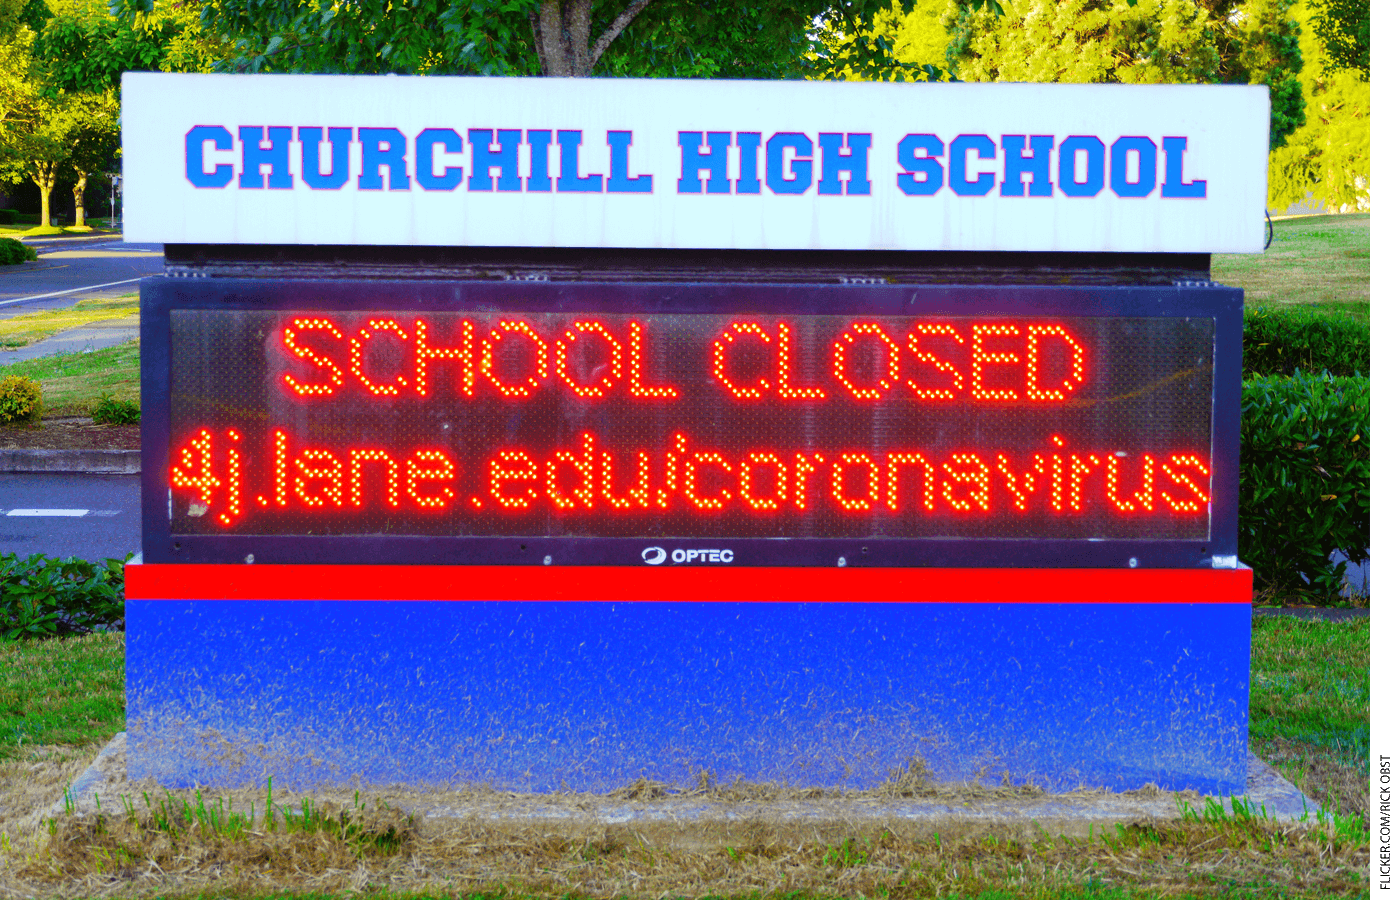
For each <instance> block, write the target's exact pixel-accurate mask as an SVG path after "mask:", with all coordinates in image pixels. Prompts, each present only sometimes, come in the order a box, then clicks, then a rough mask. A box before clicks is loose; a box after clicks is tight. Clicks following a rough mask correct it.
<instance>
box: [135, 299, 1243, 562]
mask: <svg viewBox="0 0 1400 900" xmlns="http://www.w3.org/2000/svg"><path fill="white" fill-rule="evenodd" d="M141 296H142V300H141V304H142V316H141V323H142V325H141V328H142V331H141V340H142V375H141V378H142V398H143V413H144V414H143V416H142V443H143V447H144V448H145V449H144V457H143V463H144V464H143V475H142V478H143V492H142V495H143V511H142V517H143V525H142V530H143V551H144V559H145V561H146V562H150V563H164V562H185V563H236V562H246V561H256V562H257V563H265V564H291V563H322V564H460V565H522V564H525V565H529V564H542V563H545V561H546V560H548V563H549V564H553V565H608V566H633V565H643V551H644V550H645V549H647V548H648V547H652V546H655V545H657V544H658V543H662V544H664V545H665V549H666V550H667V551H672V550H675V549H680V550H686V549H702V548H711V547H715V546H718V545H722V546H723V547H724V548H726V549H728V550H732V551H733V556H732V560H733V563H732V564H733V565H736V566H836V565H850V566H881V567H978V568H1006V567H1017V568H1021V567H1042V568H1121V567H1133V566H1137V567H1143V568H1211V567H1224V566H1231V565H1233V564H1234V557H1235V555H1236V546H1237V538H1236V534H1237V521H1238V493H1237V485H1238V479H1239V422H1240V395H1241V382H1240V377H1239V373H1240V370H1241V350H1240V347H1241V333H1242V324H1243V292H1242V291H1240V290H1238V289H1235V288H1225V287H1221V286H1219V285H1213V284H1208V283H1200V282H1197V283H1193V284H1190V285H1179V286H1163V285H1154V286H1102V285H1100V286H1045V285H1024V284H1021V285H987V284H964V285H948V284H941V285H910V284H898V285H888V284H886V285H867V284H856V285H830V284H827V285H813V284H787V285H784V284H772V283H769V284H765V285H762V286H761V287H760V286H755V285H753V284H742V283H735V282H728V283H726V282H718V283H716V282H709V283H693V282H692V283H678V282H669V283H645V282H630V283H626V284H618V283H610V284H609V283H599V282H567V283H564V282H560V283H551V282H503V281H445V280H381V279H374V280H368V279H367V280H342V279H336V280H329V279H328V280H296V279H275V280H252V279H241V278H218V279H202V278H170V277H164V278H156V279H151V280H148V281H147V282H145V283H144V284H143V286H142V295H141ZM292 309H296V310H308V311H317V310H319V311H326V312H346V311H356V310H363V311H377V310H385V309H394V310H402V311H409V312H412V311H422V312H433V311H451V312H460V313H500V312H519V313H529V312H536V313H543V312H580V313H582V312H592V313H600V314H604V313H620V314H637V315H646V314H661V313H665V314H736V315H742V314H748V315H757V314H762V315H795V316H803V315H833V314H838V315H852V316H899V317H908V316H948V317H952V316H963V317H966V316H975V317H980V316H989V317H990V316H1026V317H1039V316H1075V317H1141V318H1152V317H1202V318H1211V319H1213V320H1214V340H1215V350H1214V353H1215V358H1214V376H1215V380H1214V385H1213V391H1212V416H1211V466H1210V469H1211V480H1212V485H1213V488H1212V491H1211V497H1212V505H1211V513H1210V533H1209V537H1208V538H1206V539H1203V540H1199V541H1184V540H1140V539H1134V540H1118V539H1044V538H1036V539H1021V538H714V537H707V538H684V537H670V538H665V539H660V540H659V539H658V538H655V537H638V538H613V537H528V538H520V537H478V536H472V537H459V536H408V535H336V536H326V535H240V534H219V535H184V534H179V535H177V534H173V533H172V527H171V526H172V523H171V507H170V504H169V503H168V502H167V497H168V491H169V486H168V480H167V479H168V473H169V470H170V465H171V459H170V452H171V434H170V430H171V395H170V391H171V375H172V363H173V360H172V354H171V313H172V311H175V310H196V311H198V310H208V311H214V310H292ZM717 542H720V543H717Z"/></svg>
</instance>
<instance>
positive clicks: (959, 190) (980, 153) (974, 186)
mask: <svg viewBox="0 0 1400 900" xmlns="http://www.w3.org/2000/svg"><path fill="white" fill-rule="evenodd" d="M973 150H976V151H977V158H978V159H996V158H997V145H996V144H995V143H993V142H992V139H991V138H989V137H987V136H986V135H985V134H960V135H958V136H957V137H955V138H953V146H952V147H950V148H949V150H948V186H949V187H950V188H952V189H953V193H955V194H957V195H958V196H959V197H984V196H986V195H987V194H988V193H990V192H991V190H992V187H993V185H995V184H996V183H997V177H996V176H995V175H993V174H992V173H991V172H983V173H982V174H980V175H978V176H977V178H976V180H971V181H970V180H968V177H967V154H968V153H969V152H970V151H973Z"/></svg>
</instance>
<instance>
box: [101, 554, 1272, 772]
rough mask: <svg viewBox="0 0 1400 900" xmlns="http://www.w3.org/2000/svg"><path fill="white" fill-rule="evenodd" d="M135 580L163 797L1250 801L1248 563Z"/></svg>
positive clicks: (132, 741) (134, 734) (246, 572)
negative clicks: (709, 794)
mask: <svg viewBox="0 0 1400 900" xmlns="http://www.w3.org/2000/svg"><path fill="white" fill-rule="evenodd" d="M128 572H129V575H128V599H127V717H128V772H129V775H130V776H131V777H132V778H147V777H150V778H154V779H156V780H157V781H158V782H159V783H161V784H163V785H165V786H167V787H172V788H177V787H191V786H194V785H207V786H220V787H235V786H236V787H244V786H249V785H252V784H255V783H260V782H263V781H265V780H266V779H267V778H268V777H271V778H272V779H273V781H274V783H275V784H277V785H279V786H287V787H290V788H293V789H306V788H311V787H315V786H318V785H326V784H336V785H356V786H373V785H389V784H411V785H417V786H424V787H428V786H432V787H437V786H447V785H453V786H466V785H486V786H491V787H495V788H501V789H510V790H516V791H553V790H558V789H571V790H581V791H610V790H613V789H616V788H619V787H622V786H625V785H627V784H629V783H631V782H633V781H635V780H636V779H639V778H648V779H654V780H656V781H660V782H665V783H669V784H673V785H675V786H677V787H686V786H693V785H694V784H696V783H697V782H699V781H708V782H709V783H717V782H718V783H723V782H730V781H735V780H746V781H751V782H773V783H779V784H785V785H792V786H802V787H807V786H821V787H826V788H847V789H866V788H873V787H875V786H877V785H879V784H881V783H882V782H884V781H886V780H888V779H891V778H897V777H899V776H900V775H901V774H903V773H905V772H908V771H910V770H911V769H914V770H916V771H922V772H923V774H924V776H925V777H926V778H928V779H930V780H933V781H969V780H972V781H988V782H996V783H1001V782H1002V781H1003V780H1004V779H1009V781H1010V782H1011V783H1013V784H1021V783H1032V784H1035V785H1039V786H1040V787H1042V788H1044V789H1046V790H1051V791H1061V790H1067V789H1072V788H1076V787H1081V786H1087V787H1103V788H1108V789H1111V790H1129V789H1135V788H1139V787H1142V786H1143V785H1144V784H1147V783H1152V784H1156V785H1157V786H1159V787H1161V788H1164V789H1171V790H1181V789H1195V790H1197V791H1200V792H1203V793H1206V792H1210V793H1232V792H1233V793H1243V791H1244V787H1245V768H1246V751H1247V731H1248V707H1249V703H1248V700H1249V695H1248V685H1249V640H1250V612H1251V608H1250V605H1249V602H1248V601H1249V575H1250V573H1249V572H1248V570H1219V571H1210V570H1198V571H1163V570H1158V571H1148V570H1132V571H1119V570H1022V571H1021V572H1015V571H1011V570H948V569H919V570H908V569H906V570H898V571H896V572H892V571H891V570H877V569H841V570H831V569H790V570H736V569H723V570H721V569H688V570H686V569H668V570H663V571H642V570H640V569H630V570H624V569H613V570H607V569H599V568H597V567H594V568H591V569H590V568H577V569H567V568H563V567H554V568H552V569H550V568H545V567H538V566H536V567H518V568H517V567H479V568H478V567H421V566H417V567H411V568H408V567H405V568H399V567H386V566H360V567H356V566H334V567H328V566H222V565H220V566H176V565H169V566H151V565H148V566H131V567H130V568H129V569H128ZM746 572H747V573H758V572H763V573H768V574H763V575H754V576H753V577H754V578H755V579H757V580H759V581H761V582H763V584H762V585H760V588H759V589H758V590H755V591H753V592H744V591H741V590H739V589H738V587H737V586H738V585H740V584H742V583H743V582H744V575H745V573H746ZM636 573H640V574H636ZM678 579H683V580H678ZM779 579H781V581H779ZM882 579H883V580H882ZM544 580H548V583H549V584H550V585H553V586H552V587H549V588H548V589H543V588H540V587H539V585H540V584H543V583H544ZM895 581H898V583H899V584H900V585H902V586H903V588H904V590H901V591H900V592H899V593H897V594H893V593H891V591H890V585H891V584H893V583H894V582H895ZM778 583H782V584H785V585H786V586H787V587H786V588H783V589H778V588H775V587H773V585H775V584H778ZM316 584H321V585H323V587H324V590H322V591H320V593H321V594H322V595H323V596H321V597H317V596H314V595H308V594H310V593H311V590H312V589H311V587H309V586H311V585H316ZM638 584H643V585H649V587H648V588H647V590H648V592H649V593H648V596H649V597H651V598H654V599H645V600H639V599H635V597H633V596H630V595H631V594H633V593H634V592H635V591H636V590H637V588H636V585H638ZM1026 584H1036V585H1039V590H1037V591H1036V593H1035V594H1034V595H1032V596H1035V597H1041V598H1048V599H1046V600H1045V601H1044V602H1025V601H1026V600H1027V599H1028V598H1027V595H1026V594H1025V590H1024V588H1025V585H1026ZM201 585H202V586H203V587H202V588H201ZM602 585H610V587H608V588H607V590H608V591H611V592H612V593H614V594H615V595H617V596H618V597H619V599H617V600H612V601H609V600H604V599H598V598H597V597H596V594H597V593H598V592H600V591H602V590H603V588H602V587H601V586H602ZM595 586H597V587H596V589H595ZM478 588H479V589H478ZM814 588H815V593H813V592H812V591H813V590H814ZM410 591H419V592H420V593H421V596H422V598H423V599H407V598H405V597H404V596H403V595H404V594H405V593H407V592H410ZM561 591H570V592H571V593H572V594H573V595H575V596H577V597H579V599H569V600H560V599H554V598H555V597H557V596H559V594H560V592H561ZM279 592H280V595H279ZM473 594H475V595H476V597H477V599H470V597H471V596H472V595H473ZM700 595H704V596H713V597H720V598H724V599H716V600H709V601H696V600H695V599H693V598H694V597H696V596H700ZM528 596H536V597H537V599H525V597H528ZM828 596H829V597H845V598H853V597H868V598H870V599H869V600H867V601H857V602H826V601H820V600H818V601H811V600H810V599H809V600H807V601H799V600H797V599H795V598H797V597H806V598H812V597H828ZM891 596H899V597H901V598H903V599H902V600H901V601H900V602H882V601H881V599H880V598H882V597H886V598H887V597H891ZM1065 597H1093V598H1094V599H1093V601H1092V602H1063V600H1064V598H1065ZM1173 597H1175V598H1177V602H1173V601H1172V598H1173ZM911 598H914V599H911ZM918 598H928V599H918ZM972 598H976V600H975V602H969V601H971V600H972ZM1186 599H1190V600H1192V601H1193V602H1179V601H1182V600H1186ZM1143 601H1145V602H1143Z"/></svg>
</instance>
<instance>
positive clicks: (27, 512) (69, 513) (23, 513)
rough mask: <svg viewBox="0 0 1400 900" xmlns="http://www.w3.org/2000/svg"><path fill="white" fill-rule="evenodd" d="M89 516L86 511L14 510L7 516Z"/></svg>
mask: <svg viewBox="0 0 1400 900" xmlns="http://www.w3.org/2000/svg"><path fill="white" fill-rule="evenodd" d="M87 514H88V510H86V509H12V510H10V511H9V512H7V513H5V515H6V516H37V517H40V518H60V517H62V518H77V517H79V516H85V515H87Z"/></svg>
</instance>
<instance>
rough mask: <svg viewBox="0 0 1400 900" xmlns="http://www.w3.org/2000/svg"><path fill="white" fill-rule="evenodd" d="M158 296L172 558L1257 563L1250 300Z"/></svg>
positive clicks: (160, 531) (301, 293)
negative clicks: (1251, 473) (1238, 531)
mask: <svg viewBox="0 0 1400 900" xmlns="http://www.w3.org/2000/svg"><path fill="white" fill-rule="evenodd" d="M143 298H144V302H145V304H146V308H145V311H144V312H143V327H145V328H147V329H148V332H147V334H146V336H145V340H146V344H145V346H147V347H161V348H164V347H168V348H169V352H168V355H164V354H158V353H157V354H151V355H150V362H149V363H148V366H147V369H146V372H145V375H144V377H145V379H146V387H147V392H148V396H150V397H152V399H153V400H154V403H152V404H151V406H152V407H153V409H152V410H151V412H153V413H154V415H150V416H148V417H146V418H145V422H146V423H147V425H146V427H147V429H148V436H149V440H148V447H154V448H156V449H157V454H156V458H157V459H158V460H159V465H158V466H151V467H149V468H148V469H147V474H146V477H147V479H148V482H149V483H148V487H149V488H151V490H148V492H147V496H148V497H149V498H155V499H154V502H149V503H148V506H147V511H146V512H147V524H148V528H147V535H148V540H147V548H146V552H147V557H146V558H147V560H148V561H152V562H155V561H162V560H167V561H174V560H191V561H231V560H234V559H238V558H241V557H242V556H243V555H244V554H245V553H252V554H254V557H255V558H256V559H257V560H258V561H264V562H273V561H279V558H281V557H285V560H284V561H298V562H305V561H310V560H311V559H315V560H319V561H330V562H349V561H365V562H371V561H389V560H391V559H392V560H403V559H404V558H405V554H407V555H408V557H409V558H419V559H424V560H437V561H460V562H502V563H516V564H518V563H520V562H521V561H522V558H521V553H522V552H524V553H528V554H529V558H530V560H532V561H538V560H536V559H535V557H539V556H542V555H547V556H549V557H550V559H551V561H553V562H556V563H564V562H569V563H574V564H578V563H584V564H587V563H609V564H648V563H649V564H671V563H674V562H689V563H692V564H693V563H696V562H701V563H713V564H747V565H754V564H824V565H831V564H834V563H835V560H836V559H837V558H838V556H839V557H840V558H841V559H847V558H849V560H850V562H851V563H852V564H874V565H880V564H885V565H894V564H899V565H910V564H914V565H917V564H942V565H947V564H958V562H959V561H962V562H964V564H968V563H970V564H985V562H986V561H987V560H991V559H994V560H997V561H998V564H1000V565H1016V564H1027V565H1031V564H1034V565H1074V564H1085V563H1086V562H1088V561H1093V560H1099V559H1112V560H1114V561H1115V563H1114V564H1116V565H1126V564H1130V563H1129V562H1128V561H1129V560H1132V561H1133V563H1132V564H1139V563H1140V564H1144V565H1166V564H1174V565H1180V564H1182V563H1183V561H1185V563H1186V564H1189V565H1203V564H1205V565H1208V564H1210V562H1211V561H1212V560H1213V559H1217V558H1220V557H1229V556H1233V554H1234V531H1235V522H1234V515H1235V496H1234V488H1233V485H1234V484H1235V471H1236V469H1237V462H1236V455H1237V445H1236V444H1235V443H1234V440H1235V439H1234V438H1233V435H1235V434H1237V433H1238V349H1237V348H1238V345H1239V340H1238V334H1239V316H1240V312H1239V310H1240V305H1241V301H1240V295H1239V292H1238V291H1235V290H1231V289H1223V288H1218V287H1196V288H1176V287H1161V288H1146V287H1143V288H1095V289H1087V288H1046V287H1001V288H989V287H976V288H970V287H938V288H931V287H918V288H914V287H894V286H886V287H876V286H859V287H856V286H843V287H837V286H811V285H805V286H800V287H799V286H762V287H760V286H753V285H732V284H720V285H715V284H692V285H664V286H662V285H617V284H563V285H548V284H510V283H472V284H468V283H432V282H416V283H415V282H373V283H372V282H362V283H349V284H346V283H343V282H342V283H337V284H331V283H317V282H268V281H264V282H251V281H249V282H237V281H234V282H229V283H224V284H219V285H216V286H210V285H209V284H208V283H199V282H190V281H176V280H171V281H163V282H153V283H150V284H149V285H148V286H147V288H146V289H145V291H144V292H143ZM1232 346H1233V347H1235V348H1236V349H1235V351H1234V354H1235V358H1234V361H1233V364H1232V363H1231V359H1230V354H1229V352H1228V350H1227V349H1226V348H1229V347H1232ZM1222 354H1223V356H1222ZM1221 373H1224V375H1225V377H1223V378H1221V377H1218V376H1219V375H1220V374H1221ZM1231 382H1233V383H1234V391H1233V393H1232V392H1230V391H1229V390H1228V388H1227V387H1226V385H1227V384H1228V383H1231ZM164 384H168V386H169V387H168V391H165V390H162V387H161V386H162V385H164ZM162 454H164V458H161V455H162ZM157 479H158V483H157V482H156V480H157ZM279 554H280V557H279ZM380 557H382V559H381V558H380Z"/></svg>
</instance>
